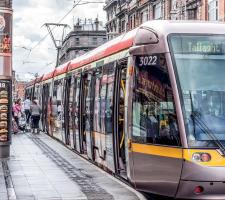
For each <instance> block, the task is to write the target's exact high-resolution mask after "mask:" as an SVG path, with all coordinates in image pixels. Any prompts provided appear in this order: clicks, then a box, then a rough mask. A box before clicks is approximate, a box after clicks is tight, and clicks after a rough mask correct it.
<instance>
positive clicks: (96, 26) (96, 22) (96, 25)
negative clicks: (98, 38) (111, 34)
mask: <svg viewBox="0 0 225 200" xmlns="http://www.w3.org/2000/svg"><path fill="white" fill-rule="evenodd" d="M94 24H95V30H96V31H98V29H99V21H98V18H96V19H95V22H94Z"/></svg>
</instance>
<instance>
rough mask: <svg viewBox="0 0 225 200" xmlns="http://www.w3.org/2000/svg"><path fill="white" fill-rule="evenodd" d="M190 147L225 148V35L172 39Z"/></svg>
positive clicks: (184, 36) (185, 36)
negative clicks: (223, 146)
mask: <svg viewBox="0 0 225 200" xmlns="http://www.w3.org/2000/svg"><path fill="white" fill-rule="evenodd" d="M169 42H170V48H171V52H172V57H173V58H174V62H175V63H174V64H175V65H174V66H175V68H176V69H175V71H176V73H177V79H178V80H177V82H178V84H179V87H180V94H181V95H180V96H181V99H182V101H183V102H182V103H181V104H182V105H183V113H184V120H185V123H186V133H187V139H188V144H189V146H190V147H217V148H218V143H220V144H222V145H225V36H224V35H205V36H200V35H197V36H196V35H172V36H170V37H169Z"/></svg>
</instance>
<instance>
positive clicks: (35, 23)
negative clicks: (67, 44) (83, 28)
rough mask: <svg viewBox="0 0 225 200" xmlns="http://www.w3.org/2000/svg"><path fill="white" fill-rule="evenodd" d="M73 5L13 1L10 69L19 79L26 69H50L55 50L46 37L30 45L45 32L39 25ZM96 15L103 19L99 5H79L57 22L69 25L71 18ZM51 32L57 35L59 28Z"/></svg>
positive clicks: (66, 0)
mask: <svg viewBox="0 0 225 200" xmlns="http://www.w3.org/2000/svg"><path fill="white" fill-rule="evenodd" d="M73 5H74V1H73V0H47V1H46V0H39V1H37V0H14V1H13V10H14V13H13V46H14V48H13V69H14V70H16V72H18V74H19V76H20V77H21V78H23V77H24V78H26V77H27V75H26V73H28V72H29V73H37V72H38V73H39V74H42V73H46V72H48V71H51V70H52V69H53V68H54V66H55V63H56V53H57V52H56V50H54V48H55V47H54V44H53V42H52V40H51V38H50V36H48V37H46V39H45V40H44V41H43V42H41V43H40V44H39V45H38V46H37V47H36V48H34V49H32V48H33V47H34V46H35V45H36V44H37V43H39V41H40V40H41V39H42V38H43V37H44V36H45V35H46V34H47V33H48V32H47V29H46V27H44V26H43V24H45V23H47V22H51V23H57V22H59V20H60V19H62V18H63V17H64V16H65V14H66V13H67V12H68V11H69V10H70V9H71V8H72V7H73ZM97 16H98V17H99V19H100V20H101V21H103V22H106V14H105V12H104V11H103V4H87V5H81V6H77V7H76V8H74V10H73V11H72V12H71V13H70V14H69V15H68V16H67V17H66V18H65V19H64V20H63V21H62V22H61V23H66V24H69V25H70V27H71V28H72V27H73V24H72V23H73V17H75V18H81V19H84V18H87V19H88V18H92V19H94V18H96V17H97ZM54 34H55V35H57V36H61V34H62V30H60V29H59V28H55V29H54ZM29 49H32V51H31V52H30V51H29ZM49 63H52V64H51V65H49Z"/></svg>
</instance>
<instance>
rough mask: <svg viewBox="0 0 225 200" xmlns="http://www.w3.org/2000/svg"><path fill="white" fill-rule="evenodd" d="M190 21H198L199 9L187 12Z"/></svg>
mask: <svg viewBox="0 0 225 200" xmlns="http://www.w3.org/2000/svg"><path fill="white" fill-rule="evenodd" d="M187 15H188V19H192V20H196V19H197V8H194V9H189V10H187Z"/></svg>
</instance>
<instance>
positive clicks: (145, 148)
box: [132, 143, 183, 159]
mask: <svg viewBox="0 0 225 200" xmlns="http://www.w3.org/2000/svg"><path fill="white" fill-rule="evenodd" d="M132 151H133V152H136V153H143V154H149V155H155V156H163V157H170V158H178V159H182V157H183V156H182V155H183V153H182V151H183V150H182V149H181V148H176V147H165V146H156V145H146V144H138V143H132Z"/></svg>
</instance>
